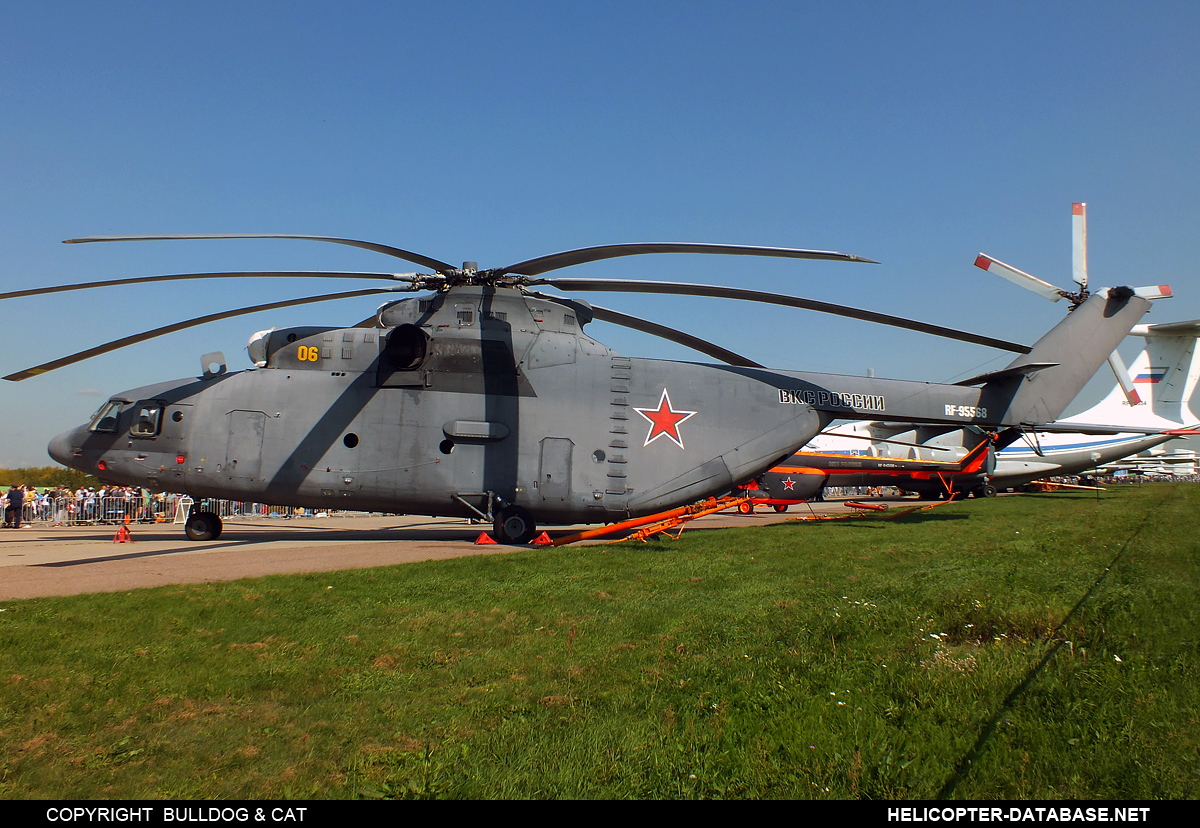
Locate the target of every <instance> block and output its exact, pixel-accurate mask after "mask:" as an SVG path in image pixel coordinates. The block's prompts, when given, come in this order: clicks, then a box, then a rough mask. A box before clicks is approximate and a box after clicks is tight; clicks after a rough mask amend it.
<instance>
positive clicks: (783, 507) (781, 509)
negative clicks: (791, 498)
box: [773, 503, 788, 514]
mask: <svg viewBox="0 0 1200 828" xmlns="http://www.w3.org/2000/svg"><path fill="white" fill-rule="evenodd" d="M773 508H774V509H775V511H776V512H779V513H780V514H783V513H784V512H786V511H787V510H788V505H787V504H786V503H776V504H775V506H774V507H773Z"/></svg>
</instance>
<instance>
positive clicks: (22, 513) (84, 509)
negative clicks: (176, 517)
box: [0, 486, 177, 529]
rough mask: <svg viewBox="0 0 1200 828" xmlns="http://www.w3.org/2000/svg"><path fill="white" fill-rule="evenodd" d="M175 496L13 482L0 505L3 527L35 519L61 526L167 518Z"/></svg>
mask: <svg viewBox="0 0 1200 828" xmlns="http://www.w3.org/2000/svg"><path fill="white" fill-rule="evenodd" d="M175 497H177V496H176V495H166V494H163V493H159V494H153V493H151V492H150V491H149V490H147V489H139V488H135V487H122V486H101V487H100V488H99V489H96V488H92V487H87V488H79V489H68V488H66V487H63V486H57V487H52V488H43V489H38V488H36V487H34V486H13V487H11V488H10V489H9V490H8V491H7V492H5V493H4V495H3V497H0V505H2V506H3V508H4V526H5V528H13V529H17V528H20V527H21V526H22V525H26V526H27V525H29V524H31V523H33V522H35V521H36V522H39V523H51V522H52V523H53V524H54V525H55V526H65V525H68V524H76V523H124V522H153V521H155V520H156V519H157V518H160V517H161V516H165V518H166V519H169V518H170V517H171V513H172V511H173V508H174V498H175Z"/></svg>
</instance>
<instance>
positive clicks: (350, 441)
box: [342, 432, 358, 448]
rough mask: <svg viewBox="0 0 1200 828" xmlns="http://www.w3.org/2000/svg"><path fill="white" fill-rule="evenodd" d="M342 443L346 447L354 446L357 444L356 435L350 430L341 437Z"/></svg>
mask: <svg viewBox="0 0 1200 828" xmlns="http://www.w3.org/2000/svg"><path fill="white" fill-rule="evenodd" d="M342 445H343V446H345V447H346V448H354V447H355V446H357V445H358V435H357V434H355V433H354V432H350V433H349V434H347V435H346V436H345V437H343V438H342Z"/></svg>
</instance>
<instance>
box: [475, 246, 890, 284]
mask: <svg viewBox="0 0 1200 828" xmlns="http://www.w3.org/2000/svg"><path fill="white" fill-rule="evenodd" d="M648 253H716V254H718V255H725V256H769V257H775V258H785V259H824V260H827V261H835V262H865V263H867V264H879V262H876V261H873V260H871V259H864V258H863V257H862V256H855V255H853V254H851V253H838V252H836V251H832V250H798V249H794V248H790V247H755V246H746V245H736V244H692V243H688V242H644V243H639V244H606V245H601V246H599V247H583V248H580V249H578V250H566V251H564V252H562V253H552V254H551V255H549V256H540V257H538V258H536V259H530V260H528V261H525V262H521V263H520V264H515V265H509V266H508V267H505V268H501V269H500V270H499V271H498V272H499V273H502V274H503V273H515V274H518V275H520V276H538V275H540V274H542V273H549V272H550V271H551V270H560V269H562V268H564V267H571V266H573V265H577V264H585V263H587V262H598V261H602V260H603V259H615V258H617V257H619V256H641V255H645V254H648Z"/></svg>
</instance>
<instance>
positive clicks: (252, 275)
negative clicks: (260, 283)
mask: <svg viewBox="0 0 1200 828" xmlns="http://www.w3.org/2000/svg"><path fill="white" fill-rule="evenodd" d="M415 275H416V274H415V273H352V272H350V271H340V270H330V271H322V270H296V271H284V270H240V271H228V272H223V273H176V274H174V275H170V276H135V277H133V278H130V279H107V280H105V281H102V282H79V283H78V284H74V285H55V286H53V287H44V288H32V289H30V290H14V291H12V292H11V293H0V300H2V299H16V298H18V297H21V296H41V295H42V294H46V293H65V292H67V291H70V290H87V289H88V288H101V287H114V286H117V285H137V284H146V283H147V282H177V281H182V280H185V279H382V280H385V281H389V282H402V281H405V280H407V279H409V278H410V277H413V276H415Z"/></svg>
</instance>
